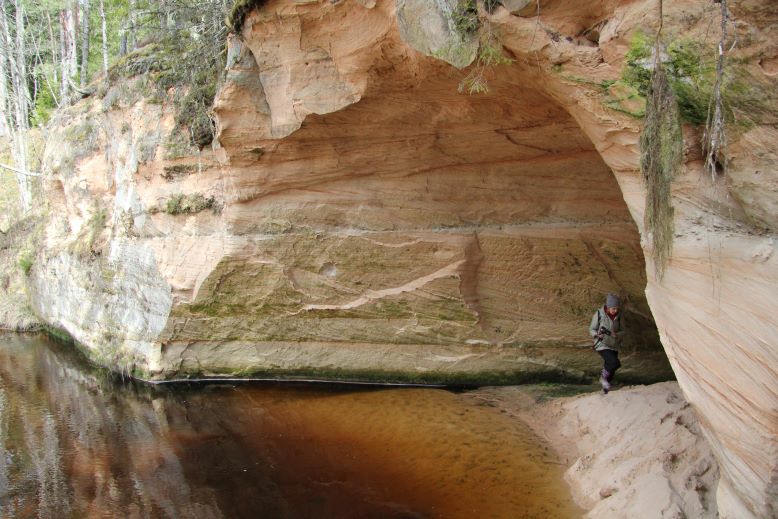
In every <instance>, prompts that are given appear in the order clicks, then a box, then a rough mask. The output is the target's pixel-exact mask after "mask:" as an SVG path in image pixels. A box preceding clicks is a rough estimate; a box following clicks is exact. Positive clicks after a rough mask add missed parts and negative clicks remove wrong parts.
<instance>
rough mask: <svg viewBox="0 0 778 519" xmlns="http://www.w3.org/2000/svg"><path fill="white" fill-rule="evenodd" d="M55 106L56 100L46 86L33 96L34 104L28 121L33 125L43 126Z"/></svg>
mask: <svg viewBox="0 0 778 519" xmlns="http://www.w3.org/2000/svg"><path fill="white" fill-rule="evenodd" d="M56 108H57V100H56V99H55V98H54V94H52V92H51V90H49V89H48V88H46V89H43V90H41V91H40V92H38V95H37V96H35V105H34V106H33V110H32V115H31V121H30V122H31V123H32V124H33V125H34V126H45V125H46V123H47V122H49V119H51V115H52V113H53V112H54V110H55V109H56Z"/></svg>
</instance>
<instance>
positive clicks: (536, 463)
mask: <svg viewBox="0 0 778 519" xmlns="http://www.w3.org/2000/svg"><path fill="white" fill-rule="evenodd" d="M563 470H564V467H563V466H562V465H561V464H560V463H559V462H558V461H557V460H556V459H555V458H554V455H553V453H551V452H550V451H549V449H548V448H547V447H546V446H544V445H543V444H542V443H540V442H539V440H538V439H537V438H536V437H535V436H534V435H533V434H532V432H531V431H530V430H529V429H528V428H527V427H526V426H524V425H523V424H522V423H520V422H517V421H516V420H515V419H511V418H509V417H507V416H505V415H503V414H500V412H498V411H497V410H495V409H493V408H490V407H486V406H481V405H478V404H477V402H475V401H473V400H472V399H467V398H463V396H462V395H460V394H457V393H454V392H450V391H445V390H440V389H416V388H414V389H411V388H402V389H401V388H395V389H366V388H350V387H344V386H332V385H290V384H284V385H281V384H262V385H257V384H245V385H225V384H223V385H202V384H199V385H185V384H182V385H174V386H165V387H153V386H147V385H145V384H135V383H132V382H121V381H116V380H115V379H113V378H112V377H110V376H108V375H106V374H105V373H103V372H101V371H97V370H94V369H91V368H90V367H89V366H87V365H86V364H85V363H84V362H82V361H81V360H80V358H78V357H77V356H76V355H74V354H73V353H72V352H71V351H70V348H69V347H66V346H61V345H58V344H55V343H52V342H51V341H49V340H47V339H46V338H44V337H38V336H16V335H0V516H2V517H8V518H22V517H57V518H59V517H79V518H80V517H101V518H103V517H122V518H124V517H172V518H189V517H191V518H218V517H225V518H237V517H241V518H242V517H247V518H249V517H251V518H254V517H261V518H308V517H310V518H352V517H353V518H371V517H372V518H412V517H436V518H473V517H478V518H488V517H499V518H502V517H504V518H544V519H546V518H568V517H579V516H580V515H581V513H582V511H581V510H580V509H579V508H577V507H576V506H575V505H574V504H573V502H572V499H571V497H570V493H569V491H568V489H567V486H566V485H565V483H564V482H563V480H562V473H563Z"/></svg>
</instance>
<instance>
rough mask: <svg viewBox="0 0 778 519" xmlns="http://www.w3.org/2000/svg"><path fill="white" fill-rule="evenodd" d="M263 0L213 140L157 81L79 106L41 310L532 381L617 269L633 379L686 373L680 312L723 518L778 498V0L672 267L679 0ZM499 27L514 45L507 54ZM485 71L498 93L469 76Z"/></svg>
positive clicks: (36, 289)
mask: <svg viewBox="0 0 778 519" xmlns="http://www.w3.org/2000/svg"><path fill="white" fill-rule="evenodd" d="M257 4H262V5H261V7H259V8H257V9H254V10H252V11H250V12H249V13H248V15H247V16H246V17H245V18H244V19H243V20H242V24H241V25H240V35H238V36H234V37H232V39H231V42H230V51H229V56H228V61H229V62H228V69H227V73H226V78H225V80H224V82H223V84H222V85H221V88H220V90H219V92H218V94H217V96H216V100H215V105H214V115H215V119H216V124H217V130H218V133H217V137H218V139H217V143H216V144H215V145H214V146H213V148H212V149H210V148H205V149H203V150H202V151H201V152H200V151H198V150H197V148H195V147H191V146H190V145H189V142H188V139H187V138H186V134H183V137H182V134H181V129H180V128H177V127H176V125H175V123H174V121H173V116H172V114H171V112H170V109H169V107H168V106H166V104H165V103H164V102H162V103H160V102H159V101H150V100H149V99H147V98H146V97H144V96H142V95H138V96H134V97H132V98H131V100H129V101H122V100H121V99H125V98H126V96H125V97H117V95H116V94H115V90H109V91H108V92H106V93H105V95H104V96H103V97H98V96H94V98H90V99H88V100H85V101H84V102H82V103H80V104H79V105H77V106H75V107H73V108H70V109H69V112H67V113H62V114H60V116H59V117H60V118H59V121H58V123H57V124H55V126H54V127H53V128H52V130H51V135H50V138H49V145H48V146H47V150H46V157H45V164H44V171H46V172H47V174H48V175H49V177H48V180H47V187H46V189H47V195H48V198H49V199H50V200H51V205H52V217H51V219H50V221H49V223H48V227H47V233H46V242H47V248H46V251H45V252H44V253H42V254H41V255H40V257H39V258H38V259H37V261H36V263H35V266H34V267H33V269H32V271H31V278H30V279H31V287H32V300H33V305H34V307H35V309H36V311H37V312H38V314H39V315H40V316H41V317H42V318H44V319H45V320H46V321H48V322H49V323H51V324H54V325H56V326H59V327H62V328H65V329H66V330H68V332H70V333H71V334H72V335H74V336H75V337H76V338H77V339H78V340H79V341H80V342H81V343H82V344H83V345H84V346H85V347H86V348H87V349H88V350H89V351H91V352H92V356H93V357H95V358H96V359H98V360H99V361H100V362H102V363H104V364H106V365H111V366H113V367H116V368H117V369H126V370H131V371H133V372H134V373H135V374H136V375H140V376H142V377H144V378H169V377H176V376H185V375H188V374H190V375H195V376H201V375H232V376H235V375H237V376H250V375H257V376H269V375H279V374H280V375H303V376H316V377H340V378H344V377H345V378H363V379H365V378H373V379H375V378H377V379H382V380H387V379H392V380H413V381H426V382H444V381H451V380H454V381H480V382H490V381H520V380H526V379H530V378H536V377H546V378H548V377H557V378H559V377H565V378H583V377H586V376H591V375H592V374H593V373H594V372H595V371H596V369H597V365H598V363H597V360H598V359H597V358H596V356H594V355H592V354H591V353H590V352H589V351H588V350H587V346H586V343H587V337H586V331H585V327H586V325H587V322H588V319H589V317H590V315H591V312H592V311H593V309H594V308H595V307H596V306H597V305H599V304H601V302H602V299H603V296H604V294H605V293H607V292H609V291H615V292H619V293H621V294H622V295H623V296H624V297H625V299H627V300H628V301H629V305H628V310H629V313H628V315H627V318H628V322H629V323H630V327H631V328H630V330H631V334H630V336H631V340H632V342H631V343H630V344H629V345H628V346H627V348H626V350H625V354H624V357H625V360H626V362H625V363H624V364H625V368H624V373H623V378H624V379H625V380H629V379H630V378H632V379H633V380H637V379H640V378H642V379H644V380H659V379H662V378H666V377H668V376H669V371H668V369H667V367H666V365H665V364H664V362H663V354H662V351H661V349H660V346H659V343H658V342H657V340H656V337H655V336H654V335H653V333H654V332H652V330H653V322H654V321H655V322H656V325H657V328H658V330H659V335H660V337H661V340H662V345H663V346H664V351H666V353H667V357H669V360H670V363H671V365H672V368H673V371H674V372H675V375H676V376H677V378H678V381H679V384H680V386H681V388H682V390H683V391H684V394H685V396H686V398H687V400H688V401H689V402H690V403H691V404H692V405H693V406H694V408H695V409H696V411H697V412H698V413H699V415H700V418H701V423H702V426H703V430H704V431H705V433H706V434H707V437H708V438H709V440H710V442H711V445H712V447H713V450H714V452H715V453H716V456H717V458H718V460H719V462H720V466H721V471H722V477H721V482H720V484H719V487H718V503H719V511H720V512H721V514H722V516H723V517H748V516H758V517H766V516H770V515H772V514H775V513H776V510H775V502H776V499H777V498H778V494H777V492H778V481H776V480H777V479H778V468H777V467H778V439H776V438H777V437H778V435H777V434H776V429H777V428H778V427H777V423H778V418H777V417H776V411H775V409H776V400H777V399H778V397H776V389H775V388H776V384H775V381H776V366H777V365H778V363H777V362H776V360H778V359H776V356H777V354H776V349H775V337H778V328H777V327H776V324H775V322H774V320H773V319H772V316H774V315H776V310H778V308H776V307H778V299H777V298H776V297H775V293H776V287H778V268H776V267H777V265H776V263H778V259H777V258H776V255H775V232H776V226H778V217H777V216H776V215H778V212H776V210H775V208H776V204H778V169H777V168H776V166H775V164H776V156H775V152H774V150H773V149H772V148H771V146H772V143H774V142H775V138H776V136H777V134H778V130H776V122H778V108H776V107H778V101H776V95H775V92H776V91H778V90H776V88H775V87H776V82H778V79H777V77H776V65H775V64H776V62H777V61H778V54H777V53H778V50H777V49H778V47H776V43H775V42H776V41H778V39H776V34H775V31H776V18H775V16H776V15H775V13H774V9H772V8H771V7H770V6H769V2H766V1H765V2H757V1H752V2H741V3H739V4H738V6H737V9H736V10H735V12H734V13H733V15H734V19H735V20H737V23H736V25H735V27H736V30H737V34H738V44H737V46H736V50H735V51H734V56H735V58H736V59H735V60H733V63H736V66H733V68H732V71H733V72H732V73H733V75H734V77H735V78H736V79H737V80H738V81H740V83H737V82H734V81H733V85H735V84H740V85H741V86H742V85H745V88H741V90H737V89H735V88H733V89H732V91H733V92H734V94H733V96H734V98H733V104H732V106H733V108H732V114H731V117H732V119H733V121H734V122H732V124H731V126H732V132H731V134H730V142H729V146H728V148H727V156H726V158H725V159H722V160H726V161H727V162H728V168H727V172H726V174H724V175H719V176H718V177H715V178H713V179H711V178H710V176H709V175H707V174H706V173H704V172H703V168H702V160H701V156H700V153H699V147H700V146H699V138H700V136H699V131H698V128H697V127H696V126H695V125H694V124H687V125H686V127H685V128H684V135H685V144H686V148H685V159H684V160H685V165H684V168H683V171H682V174H681V175H680V176H679V177H678V178H676V179H675V181H674V183H673V186H672V203H673V206H674V215H675V216H674V226H675V236H674V243H673V249H672V256H671V258H670V261H669V263H668V265H667V266H666V268H665V269H664V275H663V276H661V277H660V276H658V275H657V272H658V271H659V270H660V269H657V268H655V267H657V266H656V265H654V264H653V260H652V255H651V252H652V251H651V240H650V239H649V238H650V232H651V230H650V229H646V227H645V225H644V220H643V215H644V211H645V194H646V193H645V188H644V187H643V184H642V182H641V178H640V173H639V147H638V136H639V131H640V129H641V115H642V112H643V110H644V101H643V99H642V97H641V96H640V93H639V91H637V90H636V86H635V84H634V82H630V81H629V80H628V79H625V77H626V76H625V70H626V69H628V68H629V67H632V68H633V69H634V70H637V72H638V73H639V72H640V70H641V67H642V68H645V65H644V64H643V63H641V62H640V59H641V57H640V52H638V51H640V50H641V49H640V48H638V46H636V43H635V42H639V41H640V35H641V34H643V35H646V34H647V35H652V34H653V33H654V32H655V30H656V26H657V20H656V18H655V16H654V12H655V2H648V1H616V0H611V1H608V0H604V1H598V2H580V3H579V2H575V3H573V2H562V1H554V0H548V1H540V2H537V3H535V6H534V9H533V6H532V5H529V4H531V2H503V4H504V5H503V6H500V5H494V6H493V7H494V9H492V10H491V12H487V10H482V11H481V13H480V21H479V23H480V24H482V26H481V31H480V33H479V32H471V31H469V30H463V28H462V27H461V24H460V23H458V20H459V18H458V17H457V16H458V15H457V14H456V7H457V3H456V2H454V1H453V0H436V1H434V2H430V1H422V0H404V1H403V0H396V1H391V0H383V1H380V0H379V1H367V0H360V1H357V0H353V1H344V2H316V1H314V2H311V1H304V2H303V1H300V2H288V1H280V0H279V1H275V0H272V1H269V2H257ZM491 4H496V3H494V2H490V5H491ZM538 10H539V12H540V16H539V17H538V16H537V13H538ZM715 17H716V10H715V8H714V7H713V6H711V5H710V4H708V3H707V2H704V1H692V0H689V1H684V2H676V3H673V5H672V6H666V8H665V29H664V31H665V32H664V34H665V39H666V40H667V41H669V42H676V43H675V44H676V47H673V49H676V50H672V49H671V50H669V51H668V52H669V54H670V57H671V59H674V58H675V57H677V56H681V57H683V56H686V57H687V59H688V55H689V54H690V53H689V52H686V54H684V53H683V52H682V51H683V50H684V49H692V52H691V55H692V56H693V52H694V51H698V50H700V49H704V48H707V47H705V44H706V42H709V41H710V40H705V34H706V33H705V31H706V30H707V28H708V27H709V26H710V25H711V24H712V23H713V24H714V25H715V20H716V18H715ZM712 20H713V22H712ZM713 39H715V38H713V37H711V40H713ZM695 42H702V44H703V46H702V47H696V46H694V45H692V44H693V43H695ZM710 43H711V45H712V41H710ZM684 45H686V47H684ZM487 47H488V48H491V47H494V48H497V49H498V51H499V52H501V53H503V55H504V56H505V57H508V58H510V59H511V63H510V64H505V63H504V60H498V62H500V63H504V64H500V65H496V66H485V65H484V63H485V62H484V61H483V58H482V55H481V54H480V53H481V52H482V51H479V50H478V49H479V48H480V49H484V48H487ZM679 59H680V58H679ZM473 60H476V62H475V63H474V64H473V65H471V66H470V68H468V69H466V70H464V71H463V70H460V69H458V68H457V67H465V66H466V65H468V64H469V63H471V62H473ZM680 65H681V63H680V62H679V68H680ZM634 70H633V71H634ZM468 74H472V75H468ZM687 76H688V77H687ZM687 76H684V75H683V71H682V72H681V77H680V79H681V83H682V84H687V83H688V84H695V83H694V82H695V81H696V80H698V79H699V80H700V81H703V80H704V78H702V79H700V78H698V77H697V76H696V75H695V73H694V72H689V73H688V74H687ZM463 79H465V83H464V87H463V88H464V89H465V90H468V89H473V87H476V88H475V90H477V91H481V92H482V93H480V94H478V95H466V94H461V93H459V92H458V86H459V85H460V84H462V83H461V82H462V80H463ZM136 81H142V80H141V79H136ZM468 81H469V83H468ZM684 81H685V83H684ZM133 85H135V86H133ZM136 87H137V88H141V87H140V86H138V84H136V83H130V86H129V87H127V86H123V87H120V86H114V87H112V88H113V89H119V88H125V89H126V88H130V89H133V88H136ZM112 92H114V93H112ZM117 99H120V100H119V101H117ZM687 101H689V102H690V106H691V108H692V109H693V108H694V106H695V105H694V103H695V101H697V100H695V98H694V97H693V96H692V97H690V98H689V99H687ZM693 115H694V114H693V113H692V114H691V115H689V117H693ZM73 143H76V144H73ZM644 255H645V259H644ZM652 315H653V317H652Z"/></svg>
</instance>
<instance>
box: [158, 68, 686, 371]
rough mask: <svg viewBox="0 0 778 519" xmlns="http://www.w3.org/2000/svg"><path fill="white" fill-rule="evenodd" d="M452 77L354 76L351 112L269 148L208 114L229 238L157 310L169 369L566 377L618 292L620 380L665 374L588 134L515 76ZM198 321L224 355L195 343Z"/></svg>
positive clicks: (635, 259)
mask: <svg viewBox="0 0 778 519" xmlns="http://www.w3.org/2000/svg"><path fill="white" fill-rule="evenodd" d="M462 74H463V73H462V72H460V71H458V70H456V69H453V68H452V67H449V66H447V65H445V64H443V63H440V62H438V61H436V60H434V59H427V60H424V61H422V62H421V63H420V64H419V63H416V64H415V65H414V67H412V69H409V68H404V69H403V68H402V67H394V68H388V67H385V68H381V67H374V68H373V69H371V75H372V76H371V78H370V80H369V86H368V88H367V90H366V92H365V93H364V95H362V98H361V100H359V102H356V103H354V104H352V105H350V106H348V107H346V108H344V109H342V110H338V111H336V112H334V113H329V114H325V115H309V116H308V117H307V118H306V119H305V121H304V123H303V126H302V127H301V128H300V129H299V130H297V131H295V132H294V133H292V134H291V135H289V136H287V137H285V138H282V139H262V138H254V139H252V138H251V137H250V135H251V133H250V132H247V131H234V127H235V126H236V125H233V126H231V125H230V121H229V117H230V114H229V113H222V114H221V117H222V121H220V122H221V125H222V127H223V128H226V129H225V130H223V131H222V135H221V140H222V144H223V145H224V146H225V149H226V151H227V153H228V155H229V157H230V163H231V169H230V178H229V185H230V186H231V189H232V192H231V194H230V196H231V197H232V199H233V201H234V202H233V203H231V204H229V205H228V206H227V207H226V208H225V211H224V217H225V218H226V219H227V220H228V224H229V230H230V233H231V234H232V235H233V236H234V238H233V240H232V242H231V243H232V247H231V251H230V252H229V253H228V254H226V255H225V257H224V258H223V260H222V261H221V262H220V263H219V265H218V266H217V267H216V269H215V270H214V272H212V273H211V275H210V276H209V278H208V279H206V280H205V282H204V283H203V284H202V285H201V286H200V287H199V290H198V292H197V296H196V298H195V300H194V301H193V302H192V303H191V304H188V305H180V306H179V307H178V308H177V309H176V310H175V311H174V314H175V318H176V319H178V322H179V323H180V327H179V328H177V334H176V336H175V337H171V339H172V340H171V341H170V345H171V346H170V347H169V349H168V351H169V353H168V354H169V355H171V356H177V357H176V358H178V357H181V358H183V359H184V362H183V363H182V364H181V365H180V369H181V370H182V371H194V370H197V369H202V368H201V367H202V363H203V362H204V359H210V360H209V361H206V362H211V363H213V364H214V365H215V366H216V367H218V369H219V370H221V371H222V372H223V371H230V370H232V369H241V370H242V371H241V373H242V374H245V373H246V372H247V371H246V369H245V367H246V366H249V367H251V369H252V370H253V371H255V372H257V373H266V372H272V373H281V374H293V375H297V374H302V375H306V376H321V377H325V378H326V377H336V378H343V377H346V378H349V377H352V378H361V379H364V378H367V379H373V378H376V379H387V378H388V379H402V380H413V381H438V380H442V381H446V380H450V379H457V377H464V379H467V380H475V381H478V380H483V381H484V382H494V381H505V380H514V379H515V380H524V379H527V378H544V377H556V378H560V377H562V378H577V379H582V378H585V377H586V376H587V374H588V373H590V372H593V371H594V370H596V368H597V365H598V360H599V359H598V358H597V357H596V355H594V354H592V353H591V351H590V350H588V349H587V348H586V345H587V343H588V341H589V339H588V334H587V327H588V324H589V319H590V318H591V315H592V313H593V312H594V309H595V308H596V307H597V306H598V305H601V304H602V302H603V299H604V295H605V294H606V293H607V292H618V293H620V294H621V295H622V296H624V298H625V299H626V300H627V301H628V306H627V308H628V315H627V318H628V320H627V322H628V323H629V330H630V334H629V339H628V343H627V345H626V350H627V351H628V352H629V354H630V355H632V356H633V357H634V358H635V362H633V363H631V365H630V366H629V367H625V369H624V374H625V376H626V377H627V378H629V377H632V378H633V379H635V380H658V379H662V378H669V377H671V376H672V375H671V371H670V368H669V366H668V365H667V361H666V358H665V357H664V354H663V353H662V351H661V346H660V344H659V341H658V338H657V334H656V329H655V327H654V325H653V322H652V319H651V317H650V311H649V309H648V305H647V303H646V299H645V294H644V290H645V283H646V280H645V265H644V259H643V253H642V250H641V248H640V244H639V236H638V231H637V228H636V226H635V224H634V222H633V221H632V220H631V217H630V215H629V212H628V210H627V207H626V205H625V203H624V200H623V197H622V194H621V192H620V189H619V186H618V184H617V183H616V181H615V179H614V177H613V174H612V172H611V171H610V170H609V168H608V167H607V166H606V165H605V164H604V162H603V161H602V159H601V158H600V156H599V154H598V153H597V151H596V150H595V149H594V146H593V145H592V143H591V141H590V140H589V139H588V138H587V137H586V136H585V135H584V133H583V132H582V130H581V128H580V127H579V126H578V125H577V123H576V122H575V121H574V120H573V119H572V118H571V117H570V115H569V114H568V113H567V112H566V111H565V110H564V109H563V108H562V107H560V106H559V105H558V104H557V103H556V102H554V101H552V100H551V99H550V98H549V97H548V96H546V95H545V94H544V93H543V92H542V91H541V88H540V87H539V86H535V85H533V84H531V83H529V82H527V80H526V77H527V76H526V75H522V71H521V70H520V68H519V67H511V68H506V69H505V70H500V71H498V73H497V74H495V75H494V77H491V78H490V79H489V87H490V90H489V93H487V94H483V95H477V96H468V95H462V94H459V93H458V92H457V84H458V82H459V81H460V80H461V78H462ZM257 134H261V132H258V133H257ZM256 150H262V153H261V154H260V153H256ZM214 327H215V332H210V331H209V332H208V333H215V335H216V338H217V339H218V340H220V341H221V342H220V343H219V344H220V345H221V346H223V345H224V344H225V342H226V343H228V344H229V345H230V348H229V349H228V351H231V352H232V353H233V355H234V356H233V358H232V359H228V358H226V357H225V358H219V354H218V353H217V350H216V348H214V347H213V344H212V343H210V344H209V343H206V342H205V341H199V340H198V337H202V335H203V334H204V333H205V330H214ZM184 343H185V344H186V346H185V348H186V351H185V354H182V351H184V350H183V348H184V346H179V347H176V344H179V345H182V344H184ZM236 352H238V353H237V354H236ZM236 359H237V360H236Z"/></svg>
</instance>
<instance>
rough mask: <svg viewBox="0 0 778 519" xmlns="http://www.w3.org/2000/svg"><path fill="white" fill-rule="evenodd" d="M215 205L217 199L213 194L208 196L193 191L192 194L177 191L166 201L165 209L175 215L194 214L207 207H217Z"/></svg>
mask: <svg viewBox="0 0 778 519" xmlns="http://www.w3.org/2000/svg"><path fill="white" fill-rule="evenodd" d="M215 207H216V200H215V199H214V197H212V196H210V197H208V198H206V197H204V196H203V195H202V194H200V193H193V194H191V195H185V194H183V193H177V194H175V195H173V196H171V197H170V198H169V199H168V200H167V202H165V207H164V208H163V211H164V212H166V213H167V214H173V215H175V214H194V213H199V212H200V211H204V210H206V209H215Z"/></svg>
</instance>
